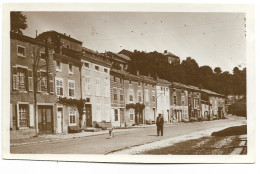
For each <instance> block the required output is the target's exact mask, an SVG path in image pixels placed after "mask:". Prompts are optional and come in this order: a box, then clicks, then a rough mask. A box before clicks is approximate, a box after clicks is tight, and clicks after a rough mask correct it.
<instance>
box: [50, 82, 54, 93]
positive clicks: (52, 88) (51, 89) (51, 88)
mask: <svg viewBox="0 0 260 174" xmlns="http://www.w3.org/2000/svg"><path fill="white" fill-rule="evenodd" d="M50 93H54V87H53V80H50Z"/></svg>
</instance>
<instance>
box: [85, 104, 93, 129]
mask: <svg viewBox="0 0 260 174" xmlns="http://www.w3.org/2000/svg"><path fill="white" fill-rule="evenodd" d="M85 108H86V126H87V127H92V113H91V105H90V104H86V105H85Z"/></svg>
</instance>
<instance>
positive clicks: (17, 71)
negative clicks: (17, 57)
mask: <svg viewBox="0 0 260 174" xmlns="http://www.w3.org/2000/svg"><path fill="white" fill-rule="evenodd" d="M26 77H27V69H26V68H20V67H13V89H14V90H20V91H26V87H27V78H26Z"/></svg>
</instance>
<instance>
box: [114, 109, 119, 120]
mask: <svg viewBox="0 0 260 174" xmlns="http://www.w3.org/2000/svg"><path fill="white" fill-rule="evenodd" d="M114 111H115V121H118V110H117V109H115V110H114Z"/></svg>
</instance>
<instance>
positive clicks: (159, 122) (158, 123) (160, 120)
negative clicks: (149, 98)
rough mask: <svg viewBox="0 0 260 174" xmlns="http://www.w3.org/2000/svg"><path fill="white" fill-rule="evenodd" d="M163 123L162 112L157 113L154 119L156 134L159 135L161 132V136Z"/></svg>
mask: <svg viewBox="0 0 260 174" xmlns="http://www.w3.org/2000/svg"><path fill="white" fill-rule="evenodd" d="M163 124H164V119H163V116H162V114H159V116H158V117H157V119H156V126H157V136H159V134H160V132H161V136H163Z"/></svg>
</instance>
